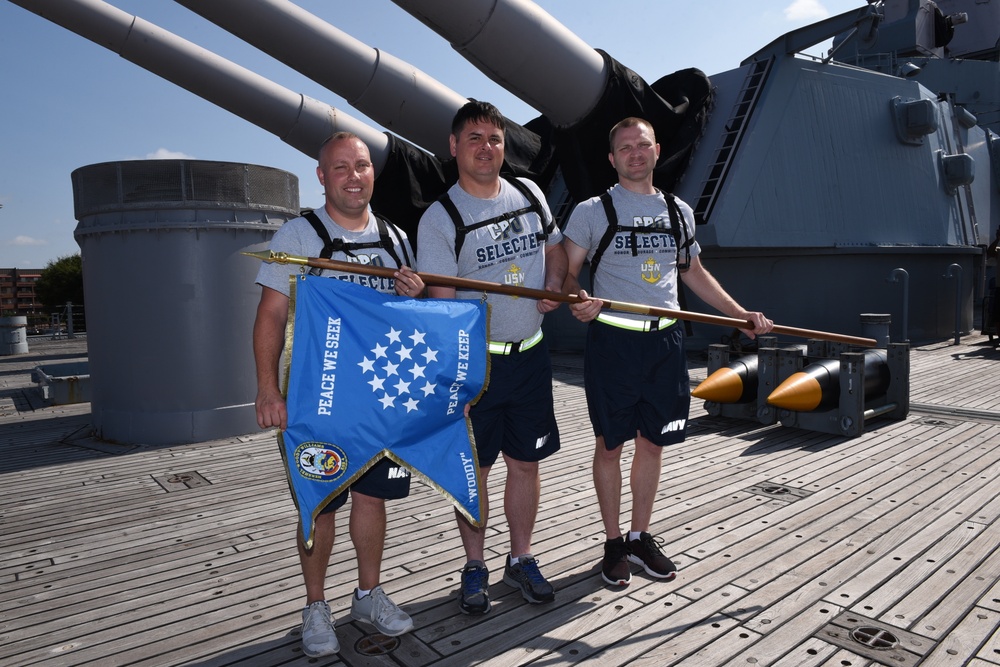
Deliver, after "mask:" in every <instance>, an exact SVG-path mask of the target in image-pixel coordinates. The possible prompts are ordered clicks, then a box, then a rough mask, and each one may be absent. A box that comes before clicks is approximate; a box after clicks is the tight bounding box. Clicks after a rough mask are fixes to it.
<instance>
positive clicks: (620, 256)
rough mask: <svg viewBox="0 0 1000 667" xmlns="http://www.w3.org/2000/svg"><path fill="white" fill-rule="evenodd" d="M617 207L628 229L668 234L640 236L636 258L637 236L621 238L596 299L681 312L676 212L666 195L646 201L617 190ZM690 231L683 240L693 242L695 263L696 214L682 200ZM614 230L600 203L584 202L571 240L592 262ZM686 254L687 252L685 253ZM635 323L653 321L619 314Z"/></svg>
mask: <svg viewBox="0 0 1000 667" xmlns="http://www.w3.org/2000/svg"><path fill="white" fill-rule="evenodd" d="M610 192H611V201H612V203H613V204H614V206H615V212H616V213H617V214H618V224H619V225H622V226H623V227H630V226H635V227H649V226H655V227H662V228H663V233H662V234H659V233H639V234H635V245H636V254H635V256H633V252H632V243H633V241H632V234H631V233H630V232H621V231H620V232H618V233H616V234H615V236H614V238H613V239H612V240H611V243H610V244H609V245H608V247H607V248H606V249H605V251H604V254H603V255H602V256H601V261H600V264H598V267H597V274H596V276H595V277H594V282H595V285H594V286H593V292H594V295H595V296H598V297H604V298H606V299H612V300H615V301H629V302H633V303H643V304H647V305H650V306H657V307H659V308H670V309H673V310H677V309H679V308H680V304H679V302H678V300H677V271H675V267H676V266H677V247H676V243H675V241H674V237H673V235H671V234H670V212H669V211H668V210H667V203H666V200H665V199H664V195H663V193H660V192H657V193H656V194H652V195H642V194H638V193H635V192H632V191H631V190H627V189H625V188H623V187H622V186H621V185H615V186H614V187H613V188H611V190H610ZM676 202H677V205H678V206H679V207H680V210H681V214H682V216H683V218H684V224H685V225H686V226H687V230H686V233H685V234H682V239H683V238H687V239H690V241H691V245H690V251H691V257H694V256H696V255H697V254H698V253H700V252H701V247H700V246H699V245H698V242H697V241H695V240H694V227H695V225H694V211H692V210H691V207H690V206H688V205H687V204H686V203H685V202H683V201H681V200H680V199H676ZM607 229H608V217H607V215H606V214H605V212H604V205H603V204H602V203H601V199H600V197H593V198H591V199H588V200H587V201H584V202H580V204H578V205H577V207H576V209H574V211H573V213H572V215H570V218H569V222H567V223H566V230H565V233H566V238H568V239H569V240H571V241H572V242H573V243H575V244H576V245H578V246H580V247H581V248H586V249H587V259H588V260H590V259H592V258H593V257H594V252H595V251H596V250H597V246H598V244H600V242H601V238H602V237H603V236H604V233H605V232H606V231H607ZM682 252H683V251H682ZM615 315H616V316H620V317H628V318H630V319H641V320H648V319H650V318H649V317H647V316H643V315H636V314H632V313H624V312H615Z"/></svg>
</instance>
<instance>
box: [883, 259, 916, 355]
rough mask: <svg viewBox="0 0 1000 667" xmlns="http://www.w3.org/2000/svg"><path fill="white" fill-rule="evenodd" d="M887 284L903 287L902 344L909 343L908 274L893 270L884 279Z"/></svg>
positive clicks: (900, 270)
mask: <svg viewBox="0 0 1000 667" xmlns="http://www.w3.org/2000/svg"><path fill="white" fill-rule="evenodd" d="M885 280H886V282H889V283H902V285H903V314H902V317H903V342H904V343H906V342H909V340H910V332H909V329H908V324H909V317H910V274H909V273H907V272H906V269H903V268H897V269H893V270H892V273H891V274H889V277H888V278H886V279H885Z"/></svg>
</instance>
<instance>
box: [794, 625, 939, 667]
mask: <svg viewBox="0 0 1000 667" xmlns="http://www.w3.org/2000/svg"><path fill="white" fill-rule="evenodd" d="M813 636H814V637H816V638H818V639H822V640H823V641H826V642H829V643H831V644H833V645H834V646H839V647H840V648H843V649H847V650H848V651H852V652H853V653H857V654H858V655H861V656H864V657H866V658H868V659H869V660H874V661H875V662H877V663H879V664H880V665H894V666H895V667H914V666H915V665H917V664H918V663H919V662H920V661H921V660H923V659H924V657H925V656H926V655H927V654H928V653H930V651H931V649H933V648H934V645H935V642H934V641H933V640H931V639H928V638H927V637H922V636H921V635H917V634H914V633H912V632H907V631H906V630H903V629H902V628H897V627H894V626H891V625H887V624H885V623H881V622H879V621H875V620H872V619H870V618H865V617H864V616H859V615H858V614H854V613H851V612H843V613H841V614H840V615H839V616H837V618H835V619H833V621H831V622H830V623H828V624H827V625H825V626H824V627H823V628H821V629H820V630H819V632H817V633H816V634H815V635H813Z"/></svg>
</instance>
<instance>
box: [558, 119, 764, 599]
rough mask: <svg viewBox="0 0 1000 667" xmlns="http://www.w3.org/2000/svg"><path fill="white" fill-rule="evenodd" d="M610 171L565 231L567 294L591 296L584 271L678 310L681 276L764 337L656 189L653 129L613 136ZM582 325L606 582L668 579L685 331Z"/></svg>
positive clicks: (590, 305)
mask: <svg viewBox="0 0 1000 667" xmlns="http://www.w3.org/2000/svg"><path fill="white" fill-rule="evenodd" d="M609 141H610V145H611V152H610V154H609V155H608V157H609V159H610V160H611V165H612V166H613V167H614V168H615V170H616V171H617V172H618V184H617V185H615V186H614V187H612V188H611V189H610V190H609V191H608V192H607V193H605V194H604V195H601V196H600V197H593V198H592V199H588V200H587V201H585V202H582V203H580V204H579V205H578V206H577V207H576V209H575V210H574V211H573V213H572V215H571V216H570V219H569V222H568V223H567V225H566V230H565V236H566V241H565V245H566V254H567V257H568V259H569V268H568V274H567V277H566V285H565V291H566V292H567V293H579V294H581V295H583V296H586V292H584V291H582V290H581V289H580V283H579V275H580V270H581V268H582V266H583V262H584V260H585V259H587V258H588V257H589V259H590V262H591V282H592V289H593V292H594V294H596V295H597V296H599V297H603V298H606V299H611V300H615V301H627V302H633V303H644V304H648V305H651V306H658V307H661V308H669V309H672V310H677V309H679V307H680V306H679V302H678V293H677V289H678V285H677V276H678V274H679V275H680V278H681V279H682V280H683V281H684V284H685V285H687V286H688V287H689V288H691V290H692V291H693V292H694V293H695V294H697V295H698V296H699V297H700V298H701V299H702V300H703V301H705V303H707V304H709V305H710V306H712V307H714V308H717V309H718V310H719V311H721V312H723V313H725V314H726V315H728V316H730V317H733V318H737V319H741V320H749V321H751V322H753V324H754V328H753V330H752V331H749V330H748V331H747V333H748V335H750V336H753V335H755V334H762V333H766V332H768V331H770V329H771V326H772V324H773V323H772V322H771V321H770V320H769V319H767V318H766V317H764V315H763V314H762V313H759V312H751V311H748V310H746V309H744V308H743V307H742V306H740V305H739V304H738V303H736V301H735V300H733V298H732V297H731V296H729V294H727V293H726V292H725V290H723V289H722V287H721V286H720V285H719V283H718V282H717V281H716V280H715V278H714V277H712V275H711V274H710V273H709V272H708V271H707V270H706V269H705V268H704V267H703V266H702V264H701V260H700V259H699V257H698V253H699V252H700V248H699V246H698V243H697V242H696V241H695V240H694V214H693V212H692V211H691V208H690V207H689V206H688V205H687V204H685V203H684V202H683V201H681V200H679V199H676V198H675V197H674V196H673V195H671V194H668V193H663V192H660V191H659V190H658V189H656V188H655V187H654V186H653V167H654V166H655V165H656V160H657V158H659V155H660V146H659V144H657V143H656V138H655V136H654V134H653V128H652V126H651V125H650V124H649V123H648V122H646V121H645V120H642V119H640V118H626V119H625V120H623V121H621V122H620V123H618V124H617V125H615V127H614V128H612V130H611V134H610V137H609ZM570 309H571V310H572V312H573V314H574V315H575V316H576V318H577V319H579V320H581V321H583V322H589V323H590V324H589V326H588V328H587V343H586V351H585V357H584V386H585V389H586V395H587V407H588V410H589V412H590V421H591V424H592V425H593V427H594V434H595V435H596V436H597V444H596V447H595V450H594V487H595V490H596V492H597V501H598V505H599V506H600V510H601V519H602V520H603V522H604V530H605V533H606V536H607V541H606V542H605V545H604V558H603V559H602V562H601V575H602V577H603V578H604V580H605V581H606V582H607V583H608V584H610V585H613V586H627V585H628V583H629V581H631V578H632V572H631V567H630V565H629V563H630V562H631V563H635V564H637V565H640V566H642V568H643V569H644V570H645V571H646V572H647V573H648V574H649V575H650V576H653V577H656V578H658V579H661V580H665V581H669V580H670V579H673V578H674V576H676V575H675V573H676V570H677V568H676V567H675V566H674V564H673V563H672V562H671V561H670V559H669V558H668V557H667V556H665V555H664V554H663V552H662V551H661V549H660V543H661V540H659V539H658V538H655V537H654V536H652V535H651V534H650V533H649V524H650V521H651V517H652V513H653V500H654V499H655V498H656V492H657V488H658V485H659V480H660V465H661V459H662V453H663V449H662V448H663V447H664V446H665V445H671V444H674V443H678V442H681V441H683V440H684V437H685V429H686V425H687V417H688V408H689V406H690V401H691V398H690V394H689V387H688V372H687V365H686V362H685V357H684V332H683V329H682V327H681V326H680V325H679V324H678V323H677V322H676V321H675V320H671V319H667V318H654V317H650V316H645V315H634V314H631V313H610V312H601V302H600V300H598V299H593V300H589V301H585V302H583V303H577V304H572V305H571V307H570ZM632 439H634V440H635V456H634V458H633V459H632V469H631V472H630V474H629V479H630V487H631V490H632V517H631V527H630V530H629V532H628V535H623V534H622V531H621V527H620V524H619V514H620V511H621V489H622V474H621V454H622V448H623V446H624V443H625V442H626V441H628V440H632Z"/></svg>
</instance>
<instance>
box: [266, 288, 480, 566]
mask: <svg viewBox="0 0 1000 667" xmlns="http://www.w3.org/2000/svg"><path fill="white" fill-rule="evenodd" d="M291 294H292V298H291V311H292V312H291V313H290V314H289V321H290V322H291V323H292V331H291V334H290V335H288V336H286V350H285V352H286V359H290V362H289V363H288V375H287V376H286V385H285V386H286V387H287V398H286V401H287V406H288V427H287V429H286V430H285V431H284V433H282V434H280V435H279V441H280V445H281V454H282V457H283V458H284V460H285V466H286V471H287V473H288V482H289V486H290V487H291V491H292V497H293V498H294V499H295V505H296V507H297V508H298V512H299V519H300V523H301V528H302V535H303V537H304V538H305V543H306V545H307V546H311V544H312V531H313V527H314V524H315V519H316V515H317V514H319V512H320V510H321V509H322V508H323V507H324V506H325V505H326V504H327V502H329V501H330V500H332V499H333V498H335V497H336V496H337V495H338V494H340V493H341V492H343V491H346V490H347V488H348V487H349V486H350V485H351V484H352V483H353V482H354V481H356V480H357V479H358V478H359V477H360V476H361V475H362V474H364V473H365V472H367V471H368V469H369V468H371V467H372V466H373V465H375V463H377V462H378V461H379V460H380V459H382V458H385V457H387V458H390V459H392V460H393V461H395V462H396V463H398V464H401V465H403V466H406V467H407V468H409V469H410V471H411V472H412V473H413V474H415V475H418V476H419V477H420V478H421V479H423V480H424V481H425V482H427V483H428V484H430V485H431V486H432V487H433V488H434V489H436V490H437V491H438V492H440V493H441V494H443V495H444V496H445V498H447V499H448V500H450V501H451V502H452V503H453V504H454V505H455V507H456V508H457V509H458V510H459V511H460V512H461V513H462V514H463V515H464V516H465V517H466V518H467V519H469V521H471V522H472V523H474V524H476V525H480V524H481V523H482V500H481V498H480V493H479V489H480V480H479V467H478V466H477V465H476V461H477V458H476V451H475V443H474V440H473V437H472V427H471V425H470V424H469V423H468V421H467V420H466V418H465V415H464V408H465V404H466V403H470V402H472V401H474V400H475V399H476V398H477V397H478V396H479V394H480V393H481V392H482V390H483V387H484V385H485V382H486V375H487V363H488V362H487V359H488V353H487V337H486V330H487V329H486V327H487V310H486V304H483V303H480V302H477V301H469V300H459V299H407V298H403V297H397V296H389V295H385V294H381V293H379V292H376V291H375V290H373V289H370V288H368V287H363V286H360V285H355V284H353V283H350V282H347V281H342V280H337V279H334V278H319V277H310V276H300V277H293V278H292V293H291Z"/></svg>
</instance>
